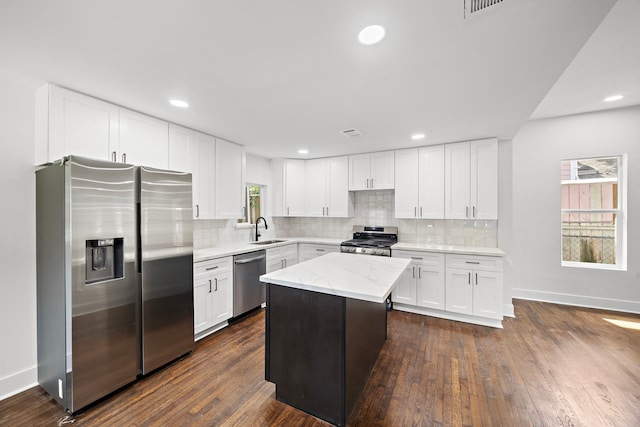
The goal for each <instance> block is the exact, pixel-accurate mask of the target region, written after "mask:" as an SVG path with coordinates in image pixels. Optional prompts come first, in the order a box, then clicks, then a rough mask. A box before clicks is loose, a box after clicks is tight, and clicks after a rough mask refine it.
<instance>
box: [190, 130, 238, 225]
mask: <svg viewBox="0 0 640 427" xmlns="http://www.w3.org/2000/svg"><path fill="white" fill-rule="evenodd" d="M194 139H195V145H196V147H197V150H196V152H197V159H196V167H195V170H196V172H194V176H193V177H192V179H193V194H194V195H196V194H197V199H196V200H197V203H196V206H194V210H193V212H194V213H193V215H194V218H198V219H214V218H215V211H214V209H213V208H214V192H215V183H216V175H215V170H216V140H215V138H214V137H212V136H209V135H206V134H204V133H200V132H194ZM240 191H242V188H241V189H240Z"/></svg>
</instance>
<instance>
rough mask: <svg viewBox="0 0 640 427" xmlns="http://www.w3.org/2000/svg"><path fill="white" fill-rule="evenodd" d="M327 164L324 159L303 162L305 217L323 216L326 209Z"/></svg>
mask: <svg viewBox="0 0 640 427" xmlns="http://www.w3.org/2000/svg"><path fill="white" fill-rule="evenodd" d="M326 168H327V162H326V160H325V159H314V160H306V161H305V162H304V183H305V187H306V191H305V192H304V211H305V216H325V211H326V208H327V179H328V178H327V169H326Z"/></svg>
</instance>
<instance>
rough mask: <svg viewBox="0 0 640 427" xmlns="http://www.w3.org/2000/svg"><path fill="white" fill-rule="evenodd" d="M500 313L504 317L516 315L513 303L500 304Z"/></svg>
mask: <svg viewBox="0 0 640 427" xmlns="http://www.w3.org/2000/svg"><path fill="white" fill-rule="evenodd" d="M502 314H503V315H504V316H505V317H516V314H515V311H514V309H513V303H511V304H504V305H503V306H502Z"/></svg>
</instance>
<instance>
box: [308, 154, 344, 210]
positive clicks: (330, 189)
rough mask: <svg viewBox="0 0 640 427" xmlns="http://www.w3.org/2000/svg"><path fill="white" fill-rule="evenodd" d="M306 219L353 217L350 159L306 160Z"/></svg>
mask: <svg viewBox="0 0 640 427" xmlns="http://www.w3.org/2000/svg"><path fill="white" fill-rule="evenodd" d="M304 168H305V186H306V191H305V192H304V196H305V203H304V205H305V216H326V217H349V216H353V196H352V195H351V194H349V184H348V179H349V159H348V157H346V156H342V157H330V158H326V159H314V160H306V161H305V166H304Z"/></svg>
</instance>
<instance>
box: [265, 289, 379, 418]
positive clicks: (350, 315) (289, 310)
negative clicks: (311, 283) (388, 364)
mask: <svg viewBox="0 0 640 427" xmlns="http://www.w3.org/2000/svg"><path fill="white" fill-rule="evenodd" d="M266 285H267V310H266V333H265V336H266V343H265V379H266V380H267V381H270V382H273V383H275V384H276V399H277V400H279V401H281V402H284V403H286V404H288V405H291V406H293V407H295V408H298V409H300V410H302V411H305V412H307V413H309V414H311V415H314V416H316V417H318V418H321V419H323V420H325V421H328V422H330V423H332V424H335V425H338V426H343V425H345V424H346V422H347V417H348V416H349V414H350V413H351V411H352V410H353V408H354V406H355V404H356V402H357V400H358V398H359V397H360V394H361V392H362V390H363V388H364V385H365V383H366V382H367V379H368V377H369V374H370V372H371V370H372V369H373V366H374V364H375V362H376V360H377V358H378V354H379V353H380V350H381V349H382V346H383V345H384V343H385V341H386V339H387V312H386V304H385V303H375V302H369V301H363V300H359V299H353V298H347V297H343V296H336V295H330V294H325V293H320V292H313V291H308V290H302V289H296V288H291V287H286V286H280V285H274V284H271V283H267V284H266Z"/></svg>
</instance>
